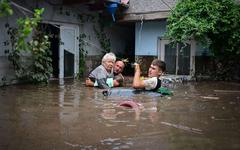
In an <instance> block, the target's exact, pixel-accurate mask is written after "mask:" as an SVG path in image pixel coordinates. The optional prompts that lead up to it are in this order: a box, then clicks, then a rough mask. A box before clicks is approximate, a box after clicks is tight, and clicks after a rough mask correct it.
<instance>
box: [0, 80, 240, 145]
mask: <svg viewBox="0 0 240 150" xmlns="http://www.w3.org/2000/svg"><path fill="white" fill-rule="evenodd" d="M173 90H174V96H172V97H167V96H166V97H160V96H159V95H158V94H156V93H146V92H145V93H140V94H135V93H134V92H133V91H132V89H131V88H115V89H114V90H113V91H112V95H111V96H109V97H104V96H103V95H102V93H101V90H99V89H95V88H86V87H85V86H84V85H82V83H80V82H79V81H65V83H64V84H63V83H62V84H58V83H57V81H54V82H52V83H51V84H49V85H48V86H36V85H15V86H8V87H3V88H0V149H3V150H19V149H21V150H22V149H24V150H32V149H34V150H54V149H55V150H60V149H61V150H69V149H113V150H119V149H136V150H139V149H151V150H159V149H161V150H165V149H167V150H168V149H177V150H178V149H184V150H186V149H191V150H192V149H201V150H202V149H204V150H205V149H240V142H239V141H240V92H239V91H240V84H234V83H226V82H201V83H188V84H178V85H175V86H174V87H173ZM123 100H133V101H136V102H138V103H140V104H141V106H140V108H139V109H136V110H133V109H127V108H121V107H118V106H117V105H118V104H119V103H120V102H121V101H123Z"/></svg>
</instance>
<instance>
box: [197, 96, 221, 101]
mask: <svg viewBox="0 0 240 150" xmlns="http://www.w3.org/2000/svg"><path fill="white" fill-rule="evenodd" d="M200 97H201V98H204V99H213V100H218V99H219V97H216V96H200Z"/></svg>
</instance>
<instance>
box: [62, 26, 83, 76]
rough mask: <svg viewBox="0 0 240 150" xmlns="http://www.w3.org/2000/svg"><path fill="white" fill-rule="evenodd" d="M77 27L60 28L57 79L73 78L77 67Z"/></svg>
mask: <svg viewBox="0 0 240 150" xmlns="http://www.w3.org/2000/svg"><path fill="white" fill-rule="evenodd" d="M78 35H79V29H78V26H74V25H61V26H60V51H59V78H64V77H75V76H76V74H77V72H78V65H79V49H78V39H77V37H78Z"/></svg>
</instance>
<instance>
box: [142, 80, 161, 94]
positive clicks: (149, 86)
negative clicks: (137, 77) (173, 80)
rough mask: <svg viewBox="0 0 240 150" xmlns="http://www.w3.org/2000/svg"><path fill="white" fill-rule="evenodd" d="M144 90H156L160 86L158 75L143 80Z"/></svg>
mask: <svg viewBox="0 0 240 150" xmlns="http://www.w3.org/2000/svg"><path fill="white" fill-rule="evenodd" d="M143 82H144V85H145V89H146V90H153V91H154V90H157V89H158V88H160V87H161V80H160V79H159V78H158V77H152V78H148V79H145V80H143Z"/></svg>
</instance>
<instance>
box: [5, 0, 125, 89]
mask: <svg viewBox="0 0 240 150" xmlns="http://www.w3.org/2000/svg"><path fill="white" fill-rule="evenodd" d="M14 2H15V3H17V4H19V5H20V6H23V7H25V8H27V9H29V10H31V11H33V8H35V7H36V6H38V8H45V11H44V13H43V15H42V17H43V22H44V23H50V24H55V25H60V26H67V25H75V26H78V27H79V33H80V34H82V33H84V34H86V35H87V38H86V39H85V42H86V43H88V45H87V46H86V47H85V48H86V50H87V51H88V56H99V55H102V53H101V46H100V44H99V41H98V39H97V37H96V33H95V32H94V30H93V25H94V24H95V25H96V26H98V23H97V21H98V18H97V17H98V12H89V11H88V10H87V7H86V6H83V5H80V6H77V5H74V6H69V7H64V6H62V5H54V6H53V5H50V4H49V3H46V2H44V1H40V2H39V3H36V1H29V0H18V1H14ZM55 2H56V3H57V1H55ZM59 2H61V0H59ZM13 8H14V14H13V15H12V16H8V17H0V28H1V30H0V35H1V36H0V85H1V83H2V82H1V79H2V78H7V80H8V81H10V80H12V79H10V78H13V77H14V75H13V70H12V69H11V68H12V66H11V64H10V63H9V61H8V59H7V56H8V55H7V54H5V52H4V51H5V50H6V49H9V47H8V46H5V45H4V44H3V43H4V42H5V41H6V40H9V36H8V35H7V31H6V28H5V24H6V23H9V24H10V26H13V27H16V20H17V19H18V18H20V17H23V16H24V14H23V13H22V12H21V11H19V9H18V8H16V7H13ZM60 8H62V9H60ZM61 11H62V13H61ZM67 12H68V13H67ZM26 14H29V13H26ZM79 14H81V15H83V16H84V15H86V14H92V15H93V16H95V17H96V18H95V19H96V21H87V22H82V20H80V19H79V17H78V15H79ZM29 15H30V14H29ZM114 25H115V24H114V23H113V24H112V26H109V27H108V30H107V31H106V33H107V36H108V37H110V41H111V50H112V51H113V52H115V53H121V52H122V51H124V48H125V46H126V42H124V40H123V39H124V38H126V39H127V38H128V34H125V33H128V29H127V28H124V27H119V28H118V27H115V26H114ZM10 72H11V73H10ZM11 75H13V76H12V77H10V76H11Z"/></svg>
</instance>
